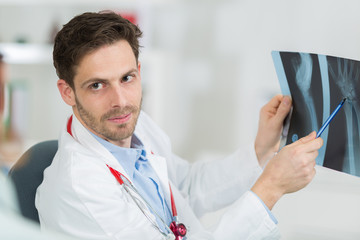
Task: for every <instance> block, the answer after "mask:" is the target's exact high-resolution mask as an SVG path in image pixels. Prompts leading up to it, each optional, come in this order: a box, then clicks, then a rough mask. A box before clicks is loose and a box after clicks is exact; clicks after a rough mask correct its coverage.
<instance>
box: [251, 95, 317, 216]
mask: <svg viewBox="0 0 360 240" xmlns="http://www.w3.org/2000/svg"><path fill="white" fill-rule="evenodd" d="M290 108H291V99H290V98H289V97H286V96H285V97H283V96H281V95H277V96H275V97H274V98H273V99H271V100H270V102H269V103H268V104H266V105H265V106H264V107H263V108H262V109H261V112H260V121H259V130H258V133H257V136H256V140H255V151H256V155H257V157H258V161H259V164H260V165H261V166H264V165H265V164H266V162H267V160H268V159H270V158H272V157H273V156H274V154H275V153H277V151H278V149H279V143H280V142H279V141H280V140H279V139H280V134H281V131H282V125H283V121H284V119H285V117H286V116H287V114H288V113H289V111H290ZM322 144H323V141H322V139H321V138H317V139H316V134H315V132H312V133H311V134H309V135H308V136H306V137H304V138H302V139H300V140H299V141H297V142H295V143H293V144H290V145H288V146H286V147H284V148H283V149H282V150H281V151H280V152H279V153H278V154H276V155H275V156H274V157H273V158H272V159H271V160H269V162H268V163H267V165H266V168H265V169H264V171H263V173H262V174H261V176H260V177H259V179H258V180H257V181H256V183H255V184H254V186H253V187H252V189H251V190H252V191H253V192H254V193H255V194H257V195H258V196H259V197H260V198H261V199H262V200H263V202H264V203H265V204H266V205H267V206H268V207H269V209H272V207H273V206H274V204H275V203H276V202H277V201H278V200H279V199H280V198H281V197H282V196H283V195H284V194H286V193H291V192H295V191H298V190H300V189H302V188H303V187H305V186H306V185H307V184H308V183H309V182H310V181H311V180H312V178H313V177H314V175H315V169H314V166H315V158H316V157H317V155H318V150H319V149H320V147H321V146H322Z"/></svg>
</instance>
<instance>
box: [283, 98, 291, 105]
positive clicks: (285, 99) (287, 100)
mask: <svg viewBox="0 0 360 240" xmlns="http://www.w3.org/2000/svg"><path fill="white" fill-rule="evenodd" d="M282 103H283V104H284V105H285V106H289V104H290V99H289V98H288V97H283V100H282Z"/></svg>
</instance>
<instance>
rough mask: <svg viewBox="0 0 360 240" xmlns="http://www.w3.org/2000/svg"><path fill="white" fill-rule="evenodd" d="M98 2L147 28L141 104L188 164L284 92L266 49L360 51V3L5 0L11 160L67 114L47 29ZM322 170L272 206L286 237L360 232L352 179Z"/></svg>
mask: <svg viewBox="0 0 360 240" xmlns="http://www.w3.org/2000/svg"><path fill="white" fill-rule="evenodd" d="M105 9H111V10H115V11H117V12H119V13H120V14H122V15H123V16H125V17H127V18H128V19H130V20H131V21H133V22H135V23H136V24H138V25H139V26H140V28H141V29H142V30H143V32H144V37H143V39H142V40H141V45H142V46H143V48H142V51H141V54H140V61H141V62H142V80H143V89H144V101H143V104H144V105H143V109H144V110H145V111H146V112H148V114H150V115H151V116H152V117H153V119H154V120H155V121H156V122H157V123H158V124H159V125H160V126H161V127H162V128H163V129H164V130H165V131H166V132H167V134H168V135H169V136H170V138H171V140H172V143H173V150H174V152H175V153H177V154H178V155H180V156H181V157H183V158H185V159H188V160H189V161H197V160H201V159H214V158H218V157H221V156H225V155H226V154H229V153H231V152H233V151H235V150H236V149H237V148H238V147H239V146H242V145H248V144H250V145H252V144H253V141H254V139H255V135H256V130H257V122H258V114H259V110H260V108H261V106H262V105H264V104H265V103H266V102H267V101H268V100H269V99H270V98H271V97H273V96H274V95H275V94H278V93H281V92H280V87H279V84H278V81H277V76H276V73H275V69H274V66H273V63H272V59H271V51H272V50H282V51H303V52H312V53H319V54H326V55H334V56H339V57H345V58H351V59H357V60H360V14H359V9H360V1H357V0H343V1H336V0H303V1H293V0H273V1H267V0H252V1H250V0H102V1H98V0H76V1H74V0H52V1H49V0H27V1H22V0H0V52H1V53H2V54H3V55H4V61H5V63H6V72H5V75H4V76H5V79H6V81H7V82H6V88H5V93H4V94H5V97H6V101H5V114H4V116H2V117H1V120H2V122H3V126H4V131H2V132H3V134H2V136H1V143H2V144H1V146H2V147H1V150H0V154H1V155H0V156H1V158H2V159H3V160H5V161H7V162H8V164H9V166H11V165H12V164H13V163H14V161H16V159H17V158H18V157H19V156H20V155H21V154H22V153H23V152H24V151H25V150H26V149H27V148H28V147H30V146H31V145H33V144H34V143H36V142H39V141H43V140H48V139H57V138H58V135H59V131H60V128H61V127H62V125H63V124H64V122H65V120H66V117H67V116H68V115H69V113H70V112H71V111H70V108H69V107H68V106H67V105H65V104H64V103H63V102H62V100H61V97H60V94H59V93H58V90H57V87H56V81H57V76H56V74H55V70H54V68H53V66H52V40H53V37H54V35H55V34H56V32H57V31H58V30H59V29H60V28H61V26H62V25H63V24H65V23H67V22H68V21H69V20H70V19H71V18H72V17H74V16H75V15H78V14H81V13H83V12H85V11H100V10H105ZM2 94H3V93H2ZM317 170H318V174H317V176H316V177H315V179H314V181H313V182H312V183H311V184H310V186H308V187H307V188H306V189H304V190H302V191H300V192H298V193H295V194H292V195H289V196H286V197H285V198H283V199H282V200H281V201H280V202H279V203H278V204H277V206H276V207H275V209H274V213H275V215H276V217H277V218H278V220H279V226H280V230H281V232H282V234H283V237H284V239H360V230H359V229H360V222H359V221H358V216H359V215H360V206H359V205H360V181H359V178H357V177H352V176H349V175H346V174H342V173H338V172H335V171H332V170H328V169H325V168H322V167H318V168H317ZM215 215H216V213H215ZM203 222H204V224H205V225H207V226H209V227H211V226H212V225H213V224H214V223H215V222H216V218H215V217H214V215H208V216H205V217H204V218H203ZM239 227H241V226H239Z"/></svg>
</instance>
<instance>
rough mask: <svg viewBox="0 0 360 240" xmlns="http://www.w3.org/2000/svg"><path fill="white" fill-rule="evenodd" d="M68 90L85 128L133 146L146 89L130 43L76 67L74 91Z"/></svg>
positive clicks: (103, 51) (96, 54)
mask: <svg viewBox="0 0 360 240" xmlns="http://www.w3.org/2000/svg"><path fill="white" fill-rule="evenodd" d="M61 81H63V80H59V82H58V86H59V84H61ZM67 87H69V86H68V85H67ZM69 88H70V87H69ZM59 89H60V86H59ZM68 91H70V93H69V98H68V99H67V100H68V101H69V102H67V103H68V104H69V105H71V106H73V110H74V113H75V115H76V117H77V118H78V119H79V120H80V121H81V123H82V124H83V125H84V126H85V127H87V128H88V129H89V130H90V131H91V132H93V133H95V134H96V135H97V136H99V137H101V138H103V139H105V140H108V141H109V142H111V143H113V144H116V145H118V146H121V147H130V141H131V136H132V134H133V132H134V129H135V125H136V122H137V119H138V116H139V113H140V108H141V97H142V93H141V92H142V90H141V76H140V64H137V62H136V59H135V55H134V53H133V51H132V49H131V47H130V45H129V44H128V42H127V41H125V40H120V41H118V42H116V43H114V44H112V45H106V46H103V47H101V48H99V49H97V50H95V51H94V52H92V53H90V54H88V55H85V56H84V57H83V59H82V60H81V61H80V64H79V65H78V66H77V67H76V73H75V77H74V90H73V89H71V88H70V89H68ZM60 92H62V91H61V90H60ZM62 95H63V94H62ZM62 97H63V98H64V96H62ZM64 100H65V99H64ZM65 101H66V100H65Z"/></svg>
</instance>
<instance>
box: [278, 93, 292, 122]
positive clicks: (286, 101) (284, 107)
mask: <svg viewBox="0 0 360 240" xmlns="http://www.w3.org/2000/svg"><path fill="white" fill-rule="evenodd" d="M290 109H291V98H290V97H289V96H284V97H282V99H281V101H280V104H279V106H278V109H277V111H276V114H275V120H276V121H277V122H279V123H282V122H283V121H284V119H285V118H286V116H287V115H288V114H289V112H290Z"/></svg>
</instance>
